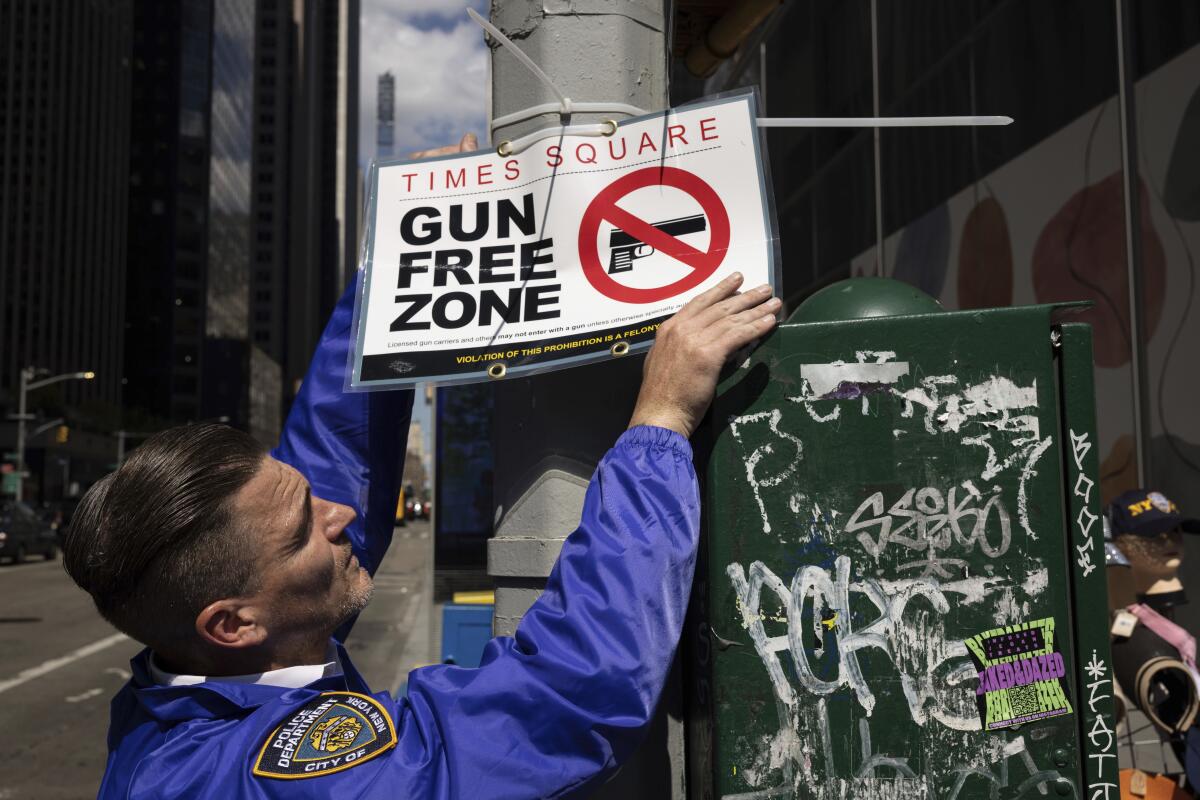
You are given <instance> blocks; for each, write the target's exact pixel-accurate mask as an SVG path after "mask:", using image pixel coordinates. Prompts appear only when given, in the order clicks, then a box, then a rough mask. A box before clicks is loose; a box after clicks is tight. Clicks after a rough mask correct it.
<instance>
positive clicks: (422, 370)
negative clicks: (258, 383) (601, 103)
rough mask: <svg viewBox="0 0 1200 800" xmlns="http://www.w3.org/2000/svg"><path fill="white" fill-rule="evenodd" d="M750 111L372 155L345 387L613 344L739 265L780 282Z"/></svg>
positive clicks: (648, 329) (597, 352) (487, 372)
mask: <svg viewBox="0 0 1200 800" xmlns="http://www.w3.org/2000/svg"><path fill="white" fill-rule="evenodd" d="M755 116H756V114H755V108H754V100H753V95H749V94H745V95H738V96H734V97H727V98H722V99H715V100H711V101H707V102H703V103H699V104H696V105H692V106H688V107H686V108H682V109H675V110H672V111H668V112H666V113H660V114H653V115H650V116H646V117H640V118H637V119H634V120H630V121H627V122H625V123H623V124H621V125H619V126H617V129H616V131H615V132H614V133H613V135H611V136H561V137H552V138H548V139H543V140H542V141H540V142H538V143H535V144H534V145H532V146H530V147H529V148H528V149H527V150H525V151H524V152H521V153H519V154H515V155H509V156H501V155H498V154H497V153H496V151H495V150H491V151H487V152H481V151H477V152H475V153H467V154H459V155H454V156H448V157H444V158H437V159H426V160H420V161H394V162H393V161H388V162H383V163H380V164H377V165H374V167H373V169H372V170H371V174H370V177H369V187H368V191H369V200H368V208H367V221H368V224H369V229H368V233H367V247H366V257H365V261H364V264H363V267H362V270H363V275H362V276H361V283H360V290H359V299H358V306H357V308H356V324H357V345H356V349H355V354H354V358H353V363H352V364H351V375H350V380H349V382H348V388H350V389H371V388H390V387H396V386H400V385H405V384H409V383H413V382H415V381H435V382H439V383H465V382H470V381H478V380H487V379H488V378H489V377H491V378H498V377H502V376H505V375H507V376H513V375H519V374H522V373H528V372H533V371H538V370H545V369H550V368H557V367H564V366H570V365H576V364H581V363H585V362H588V361H595V360H599V359H607V358H612V357H614V356H619V355H622V354H624V353H626V352H635V351H637V350H639V349H645V348H646V347H649V345H650V344H651V343H652V341H653V338H654V332H655V330H656V329H657V327H658V325H659V324H661V322H662V321H663V320H664V319H666V318H667V317H669V316H670V315H671V314H673V313H674V312H675V311H676V310H678V309H679V307H680V306H682V305H683V304H684V303H686V302H687V301H688V300H690V299H691V298H692V297H694V296H695V295H697V294H699V293H700V292H703V291H704V290H706V289H708V288H711V287H712V286H713V285H714V284H716V283H717V282H719V281H720V280H721V279H722V278H724V277H726V276H727V275H729V274H730V273H732V272H735V271H740V272H741V273H742V274H743V275H745V277H746V282H745V284H744V285H745V286H746V287H751V286H755V285H758V284H761V283H771V284H772V285H774V283H775V278H774V276H775V263H774V260H775V248H774V238H775V235H774V226H773V217H772V213H771V207H770V201H769V193H768V190H767V186H766V176H765V174H764V170H763V159H762V155H761V153H760V151H759V148H760V141H759V134H758V131H757V128H756V127H755ZM622 343H623V344H622Z"/></svg>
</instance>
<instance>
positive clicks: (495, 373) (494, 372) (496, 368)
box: [487, 361, 508, 380]
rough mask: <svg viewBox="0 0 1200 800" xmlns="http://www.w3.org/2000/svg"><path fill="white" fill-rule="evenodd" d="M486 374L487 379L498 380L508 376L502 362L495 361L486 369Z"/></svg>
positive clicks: (506, 368)
mask: <svg viewBox="0 0 1200 800" xmlns="http://www.w3.org/2000/svg"><path fill="white" fill-rule="evenodd" d="M487 374H488V377H489V378H491V379H493V380H499V379H501V378H503V377H504V376H505V375H506V374H508V367H506V366H505V365H504V362H503V361H497V362H495V363H494V364H492V365H491V366H490V367H488V370H487Z"/></svg>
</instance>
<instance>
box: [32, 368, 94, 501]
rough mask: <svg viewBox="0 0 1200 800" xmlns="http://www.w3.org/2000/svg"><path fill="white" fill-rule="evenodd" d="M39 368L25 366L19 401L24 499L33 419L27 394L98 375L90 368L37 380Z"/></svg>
mask: <svg viewBox="0 0 1200 800" xmlns="http://www.w3.org/2000/svg"><path fill="white" fill-rule="evenodd" d="M38 372H39V371H38V370H36V369H34V368H33V367H25V368H24V369H22V370H21V391H20V394H19V395H18V398H19V399H18V403H17V415H16V419H17V491H16V497H17V500H18V501H19V500H22V499H24V497H25V423H26V422H28V421H29V420H30V419H32V417H33V415H32V414H29V413H27V412H26V410H25V395H26V394H28V393H29V392H32V391H33V390H34V389H40V388H42V387H43V386H49V385H50V384H52V383H58V382H59V381H90V380H92V379H94V378H95V377H96V373H94V372H92V371H91V370H88V371H87V372H66V373H63V374H62V375H55V376H54V377H52V378H42V379H41V380H40V381H35V380H34V378H36V377H37V376H38Z"/></svg>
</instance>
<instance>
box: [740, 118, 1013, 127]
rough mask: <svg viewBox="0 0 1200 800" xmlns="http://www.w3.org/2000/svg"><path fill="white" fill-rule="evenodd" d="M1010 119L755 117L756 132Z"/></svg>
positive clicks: (998, 122)
mask: <svg viewBox="0 0 1200 800" xmlns="http://www.w3.org/2000/svg"><path fill="white" fill-rule="evenodd" d="M1012 121H1013V119H1012V117H759V118H758V127H760V128H934V127H952V126H961V125H1011V124H1012Z"/></svg>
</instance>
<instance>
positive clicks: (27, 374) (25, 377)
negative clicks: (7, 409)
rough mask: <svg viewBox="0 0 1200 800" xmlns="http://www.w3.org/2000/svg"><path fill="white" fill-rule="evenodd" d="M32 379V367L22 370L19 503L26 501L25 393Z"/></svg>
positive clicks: (19, 433) (18, 424)
mask: <svg viewBox="0 0 1200 800" xmlns="http://www.w3.org/2000/svg"><path fill="white" fill-rule="evenodd" d="M32 377H33V368H32V367H23V368H22V369H21V389H20V394H19V395H18V397H19V399H18V401H17V491H16V497H17V502H20V501H21V500H24V499H25V414H26V411H25V393H26V391H27V387H28V385H29V379H30V378H32Z"/></svg>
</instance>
